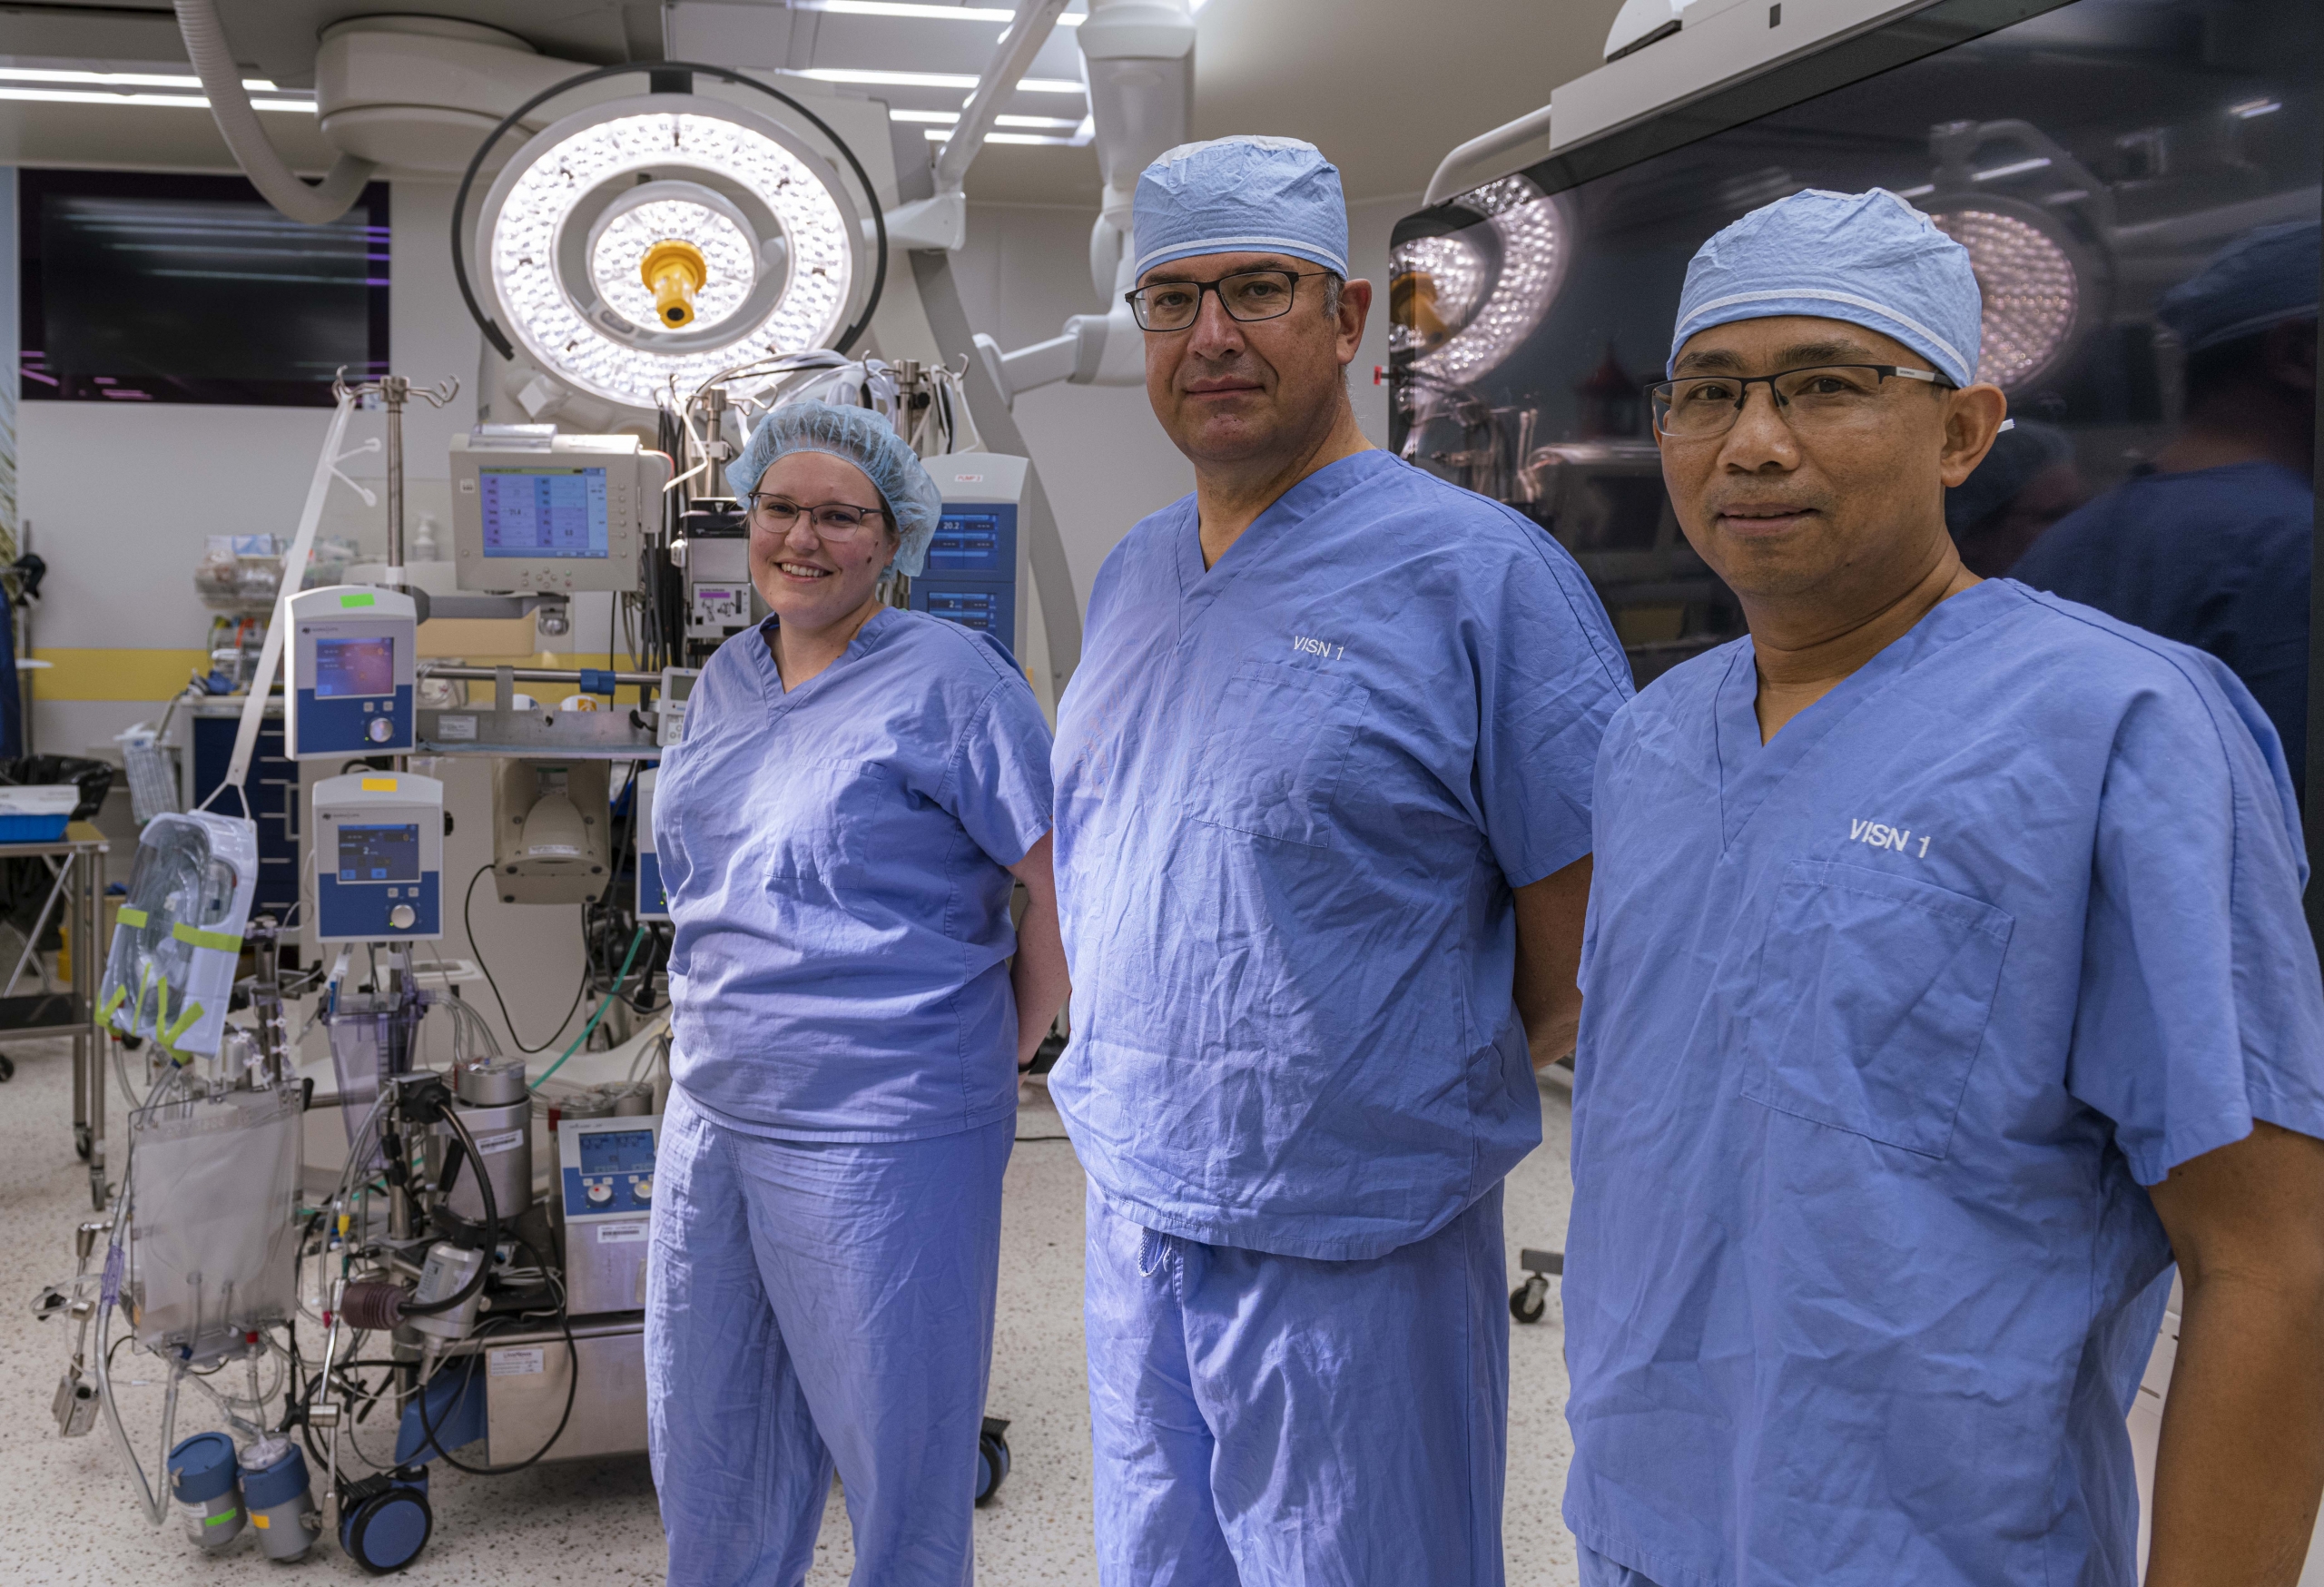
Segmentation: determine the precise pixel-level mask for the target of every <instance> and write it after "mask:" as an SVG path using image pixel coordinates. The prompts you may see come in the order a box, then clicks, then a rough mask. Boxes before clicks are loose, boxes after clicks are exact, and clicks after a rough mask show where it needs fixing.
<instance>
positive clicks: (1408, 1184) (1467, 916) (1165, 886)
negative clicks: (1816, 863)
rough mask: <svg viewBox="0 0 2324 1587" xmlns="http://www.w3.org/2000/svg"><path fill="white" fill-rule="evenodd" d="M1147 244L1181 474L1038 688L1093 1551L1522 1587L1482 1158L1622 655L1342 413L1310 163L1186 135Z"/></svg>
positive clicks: (1281, 1570) (1552, 1038)
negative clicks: (1512, 1556) (1050, 757)
mask: <svg viewBox="0 0 2324 1587" xmlns="http://www.w3.org/2000/svg"><path fill="white" fill-rule="evenodd" d="M1134 237H1135V247H1136V249H1137V256H1136V257H1137V271H1138V273H1137V282H1138V287H1137V291H1136V292H1135V293H1134V294H1133V295H1132V298H1131V303H1132V307H1133V308H1134V310H1135V311H1136V313H1137V320H1138V323H1139V325H1140V326H1141V327H1142V328H1143V329H1144V331H1145V340H1146V370H1147V395H1148V397H1149V398H1150V399H1151V400H1152V402H1153V405H1154V410H1155V414H1156V417H1157V418H1158V419H1160V420H1161V421H1162V425H1163V427H1164V429H1167V430H1168V431H1169V433H1170V437H1171V439H1172V440H1173V441H1175V442H1176V443H1177V446H1178V448H1179V449H1180V450H1181V451H1183V452H1185V453H1186V454H1187V458H1189V459H1190V460H1191V461H1192V462H1193V463H1194V466H1195V478H1196V488H1195V493H1194V494H1193V495H1192V496H1189V497H1187V498H1186V499H1184V500H1182V501H1179V502H1177V503H1176V504H1174V505H1172V506H1170V507H1168V508H1164V509H1163V510H1162V511H1160V512H1158V513H1157V514H1155V515H1154V516H1153V517H1148V518H1147V519H1146V520H1145V521H1144V522H1143V523H1141V524H1139V525H1138V526H1137V527H1135V528H1134V529H1132V530H1131V531H1130V533H1129V535H1128V537H1127V538H1126V539H1124V540H1123V542H1122V543H1121V545H1120V546H1118V547H1116V548H1115V550H1114V552H1113V554H1112V555H1111V556H1110V557H1108V558H1107V561H1106V565H1105V567H1104V568H1103V570H1102V571H1100V572H1099V574H1098V580H1097V585H1096V587H1095V589H1094V590H1093V591H1092V593H1091V596H1090V602H1089V619H1088V636H1087V638H1086V640H1085V643H1084V647H1083V650H1082V660H1081V665H1080V666H1079V668H1078V671H1077V672H1076V673H1075V674H1074V678H1073V684H1072V686H1071V687H1070V688H1069V689H1068V691H1067V692H1066V695H1065V698H1064V700H1063V702H1062V703H1061V705H1060V706H1059V715H1058V743H1057V751H1056V759H1055V768H1056V774H1057V828H1056V841H1057V861H1058V878H1059V901H1060V902H1059V918H1060V922H1061V924H1062V926H1063V931H1064V936H1065V943H1066V955H1067V959H1068V964H1069V966H1070V968H1071V971H1072V976H1073V1040H1072V1044H1071V1046H1070V1047H1069V1049H1068V1051H1067V1053H1066V1055H1065V1057H1064V1059H1063V1060H1062V1061H1061V1062H1060V1063H1059V1066H1058V1069H1057V1071H1056V1074H1055V1076H1054V1078H1053V1079H1052V1082H1051V1089H1052V1091H1053V1093H1054V1094H1055V1096H1056V1098H1057V1101H1058V1106H1059V1109H1060V1111H1061V1112H1062V1113H1063V1114H1064V1116H1065V1119H1066V1123H1067V1126H1068V1129H1070V1131H1071V1133H1072V1137H1073V1140H1074V1144H1075V1147H1076V1149H1077V1150H1078V1152H1079V1154H1080V1157H1081V1161H1082V1163H1083V1165H1084V1166H1085V1167H1086V1168H1088V1174H1089V1198H1088V1259H1087V1268H1086V1272H1087V1280H1086V1283H1087V1291H1086V1316H1087V1322H1088V1351H1089V1402H1090V1415H1091V1423H1092V1434H1093V1437H1094V1442H1095V1444H1096V1452H1097V1463H1096V1495H1095V1496H1096V1501H1097V1504H1096V1509H1097V1529H1098V1561H1099V1567H1100V1573H1101V1578H1102V1580H1103V1581H1104V1582H1106V1583H1108V1587H1133V1584H1136V1587H1145V1584H1147V1583H1163V1582H1177V1583H1184V1584H1186V1587H1196V1584H1199V1587H1222V1584H1231V1583H1237V1582H1239V1583H1242V1584H1244V1587H1259V1584H1260V1583H1278V1582H1279V1583H1285V1587H1290V1584H1293V1583H1320V1582H1346V1583H1367V1584H1370V1583H1377V1584H1380V1587H1389V1584H1392V1583H1393V1587H1438V1584H1442V1587H1497V1584H1498V1583H1499V1582H1501V1581H1502V1543H1501V1502H1502V1473H1503V1467H1504V1450H1505V1445H1506V1424H1507V1413H1508V1390H1509V1376H1508V1370H1509V1369H1508V1328H1509V1317H1508V1312H1507V1309H1506V1306H1505V1302H1504V1299H1503V1296H1504V1292H1505V1285H1506V1279H1505V1274H1506V1272H1507V1257H1506V1255H1505V1252H1504V1250H1503V1247H1502V1230H1501V1181H1502V1177H1503V1176H1505V1175H1506V1174H1507V1173H1508V1172H1509V1170H1510V1168H1512V1166H1513V1165H1514V1164H1515V1163H1516V1162H1517V1161H1518V1160H1519V1159H1520V1158H1522V1157H1523V1156H1524V1155H1525V1154H1526V1153H1527V1152H1529V1151H1531V1149H1532V1148H1533V1147H1534V1146H1535V1145H1536V1144H1538V1143H1539V1141H1540V1139H1541V1099H1540V1095H1539V1093H1538V1091H1537V1090H1536V1089H1535V1083H1534V1078H1533V1071H1534V1067H1535V1065H1536V1064H1540V1063H1547V1062H1550V1061H1552V1060H1556V1059H1558V1058H1560V1057H1562V1056H1563V1055H1564V1054H1565V1053H1566V1051H1567V1050H1569V1049H1570V1047H1571V1037H1572V1030H1573V1022H1574V1020H1575V1019H1576V1017H1577V1014H1578V999H1577V996H1576V993H1575V991H1574V985H1573V967H1574V962H1575V960H1576V958H1577V956H1578V955H1579V953H1580V951H1581V913H1582V902H1583V899H1584V897H1585V895H1586V893H1587V891H1588V886H1589V881H1588V878H1589V856H1590V768H1591V767H1592V765H1593V764H1595V761H1596V759H1597V754H1598V744H1599V739H1600V734H1601V733H1602V731H1603V729H1604V725H1605V723H1606V721H1607V719H1608V717H1609V716H1610V715H1611V714H1612V713H1613V711H1614V710H1615V708H1616V707H1617V706H1619V705H1620V704H1621V702H1622V700H1623V699H1624V698H1625V697H1626V696H1627V695H1628V694H1629V692H1630V688H1629V679H1628V670H1627V668H1626V666H1625V665H1624V662H1623V657H1622V653H1621V649H1620V646H1619V644H1618V643H1617V642H1616V640H1615V638H1614V636H1613V633H1612V631H1611V628H1610V626H1609V624H1608V623H1607V621H1606V616H1605V613H1604V612H1603V610H1602V609H1601V608H1600V606H1599V605H1598V602H1597V600H1596V598H1595V596H1593V595H1592V594H1591V592H1590V586H1589V585H1588V583H1587V582H1586V581H1585V580H1584V579H1583V577H1582V576H1581V570H1580V569H1579V568H1578V567H1576V566H1575V564H1574V563H1573V561H1572V559H1571V557H1568V556H1567V555H1566V554H1565V553H1564V552H1563V551H1562V550H1561V549H1560V548H1559V547H1557V546H1556V545H1555V544H1554V543H1553V542H1552V541H1551V539H1550V537H1548V536H1547V535H1545V534H1543V533H1542V532H1541V529H1540V528H1539V527H1537V526H1535V525H1533V524H1531V523H1530V522H1528V521H1527V520H1526V519H1524V518H1523V517H1520V516H1519V515H1518V514H1516V513H1515V512H1513V511H1512V510H1511V509H1509V508H1505V507H1502V506H1499V505H1498V504H1495V503H1493V502H1490V501H1487V500H1485V499H1484V498H1482V497H1478V496H1473V495H1471V494H1469V493H1468V492H1466V491H1462V490H1459V489H1456V488H1453V487H1452V486H1450V485H1447V484H1445V483H1443V481H1441V480H1438V479H1435V478H1431V477H1430V476H1428V475H1426V474H1423V473H1422V472H1420V471H1419V470H1417V469H1414V468H1410V467H1408V466H1406V465H1405V464H1403V463H1401V462H1399V461H1397V460H1396V459H1395V458H1392V457H1390V456H1388V455H1387V454H1386V453H1384V452H1382V451H1379V450H1376V449H1374V448H1372V446H1371V445H1370V444H1369V443H1368V442H1367V441H1366V440H1365V439H1364V435H1363V433H1362V431H1360V430H1359V429H1357V428H1356V424H1355V419H1354V413H1353V411H1352V410H1351V409H1350V407H1349V403H1348V398H1347V391H1346V386H1345V378H1344V370H1345V367H1346V365H1347V363H1348V360H1350V359H1352V358H1353V357H1354V355H1355V350H1356V346H1357V343H1358V341H1359V340H1360V339H1361V338H1362V335H1363V330H1364V315H1365V311H1367V310H1368V309H1369V308H1370V306H1371V300H1372V289H1371V287H1370V285H1369V284H1368V283H1367V282H1364V281H1349V280H1347V279H1346V278H1347V273H1348V261H1347V212H1346V209H1345V206H1344V203H1343V202H1342V199H1341V194H1340V183H1339V173H1337V172H1336V171H1334V169H1333V168H1332V166H1331V165H1330V164H1328V163H1326V162H1325V161H1324V158H1323V156H1322V155H1321V154H1319V153H1316V151H1315V149H1314V148H1313V147H1311V146H1310V145H1308V144H1305V143H1297V142H1295V141H1292V140H1289V139H1278V138H1231V139H1226V140H1224V141H1221V142H1217V143H1199V144H1192V145H1188V146H1187V147H1184V148H1180V149H1177V150H1174V151H1172V152H1171V153H1167V154H1166V155H1164V156H1163V157H1162V158H1161V159H1160V160H1159V161H1157V162H1156V163H1155V164H1154V165H1152V166H1151V167H1149V168H1148V169H1147V172H1146V173H1145V174H1144V175H1143V176H1142V177H1141V178H1140V179H1139V182H1138V185H1137V197H1136V209H1135V222H1134Z"/></svg>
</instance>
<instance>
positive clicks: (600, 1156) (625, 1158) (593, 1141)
mask: <svg viewBox="0 0 2324 1587" xmlns="http://www.w3.org/2000/svg"><path fill="white" fill-rule="evenodd" d="M581 1171H582V1172H583V1173H585V1174H650V1173H652V1172H653V1171H654V1132H653V1131H652V1130H650V1129H607V1130H592V1131H590V1132H589V1133H588V1134H586V1135H584V1136H583V1137H582V1138H581Z"/></svg>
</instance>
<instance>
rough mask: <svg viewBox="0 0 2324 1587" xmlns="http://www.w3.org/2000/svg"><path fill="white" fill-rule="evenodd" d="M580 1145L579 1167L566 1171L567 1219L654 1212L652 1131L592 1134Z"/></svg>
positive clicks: (583, 1136)
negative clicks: (618, 1213) (620, 1213)
mask: <svg viewBox="0 0 2324 1587" xmlns="http://www.w3.org/2000/svg"><path fill="white" fill-rule="evenodd" d="M579 1141H580V1154H579V1155H580V1158H581V1162H580V1165H579V1166H578V1167H577V1168H576V1167H575V1166H574V1165H572V1164H570V1163H568V1164H566V1167H565V1216H566V1217H602V1216H604V1215H605V1214H607V1213H615V1212H626V1213H632V1214H635V1213H641V1212H649V1211H651V1210H652V1209H653V1204H654V1131H653V1130H652V1129H596V1130H590V1131H588V1132H587V1133H586V1134H583V1135H581V1136H580V1138H579Z"/></svg>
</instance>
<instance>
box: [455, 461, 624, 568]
mask: <svg viewBox="0 0 2324 1587" xmlns="http://www.w3.org/2000/svg"><path fill="white" fill-rule="evenodd" d="M477 494H478V498H479V500H480V503H481V506H482V510H483V514H484V554H485V555H486V556H487V557H604V556H606V471H605V470H604V469H603V468H479V469H478V470H477Z"/></svg>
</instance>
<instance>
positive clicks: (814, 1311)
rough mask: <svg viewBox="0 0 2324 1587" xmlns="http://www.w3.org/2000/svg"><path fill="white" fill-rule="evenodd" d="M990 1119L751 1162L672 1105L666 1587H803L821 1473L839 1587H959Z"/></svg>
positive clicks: (664, 1344)
mask: <svg viewBox="0 0 2324 1587" xmlns="http://www.w3.org/2000/svg"><path fill="white" fill-rule="evenodd" d="M1015 1137H1016V1121H1015V1120H1014V1119H1000V1120H999V1121H997V1122H995V1123H992V1124H989V1125H984V1126H981V1127H980V1128H978V1129H967V1130H962V1131H960V1133H958V1134H955V1135H944V1136H938V1137H935V1138H932V1139H927V1140H911V1141H900V1142H895V1143H892V1144H879V1145H856V1144H842V1143H835V1142H822V1141H798V1140H769V1139H766V1138H763V1137H760V1136H754V1135H746V1134H743V1133H742V1132H741V1131H739V1130H734V1129H727V1128H725V1127H724V1126H723V1125H719V1124H714V1123H713V1122H712V1121H711V1120H710V1119H705V1118H704V1117H703V1115H702V1114H701V1113H700V1112H699V1111H698V1110H697V1109H694V1107H692V1106H691V1105H690V1104H688V1102H687V1101H686V1099H685V1096H684V1092H682V1091H675V1090H674V1091H672V1092H671V1094H670V1102H669V1109H668V1111H667V1113H666V1114H665V1117H664V1119H663V1121H662V1140H661V1146H660V1148H659V1150H658V1151H657V1153H656V1154H655V1175H654V1217H653V1241H654V1244H653V1256H652V1261H651V1263H650V1264H649V1267H648V1274H647V1279H646V1296H645V1395H646V1421H647V1429H648V1436H649V1439H650V1443H651V1447H652V1450H653V1454H654V1485H655V1488H656V1489H657V1490H658V1491H659V1493H660V1494H661V1498H662V1525H663V1528H664V1530H665V1532H666V1533H668V1534H669V1549H670V1556H669V1557H670V1570H669V1580H670V1583H671V1587H729V1584H730V1583H731V1584H733V1587H743V1584H744V1583H748V1584H749V1587H797V1583H798V1582H800V1581H801V1580H802V1579H803V1577H804V1576H805V1575H806V1573H807V1567H808V1566H809V1565H810V1564H811V1563H812V1562H813V1560H814V1554H815V1533H816V1532H817V1531H818V1530H819V1529H820V1527H821V1526H822V1516H823V1505H824V1502H825V1500H826V1499H827V1498H828V1496H829V1495H830V1493H831V1485H832V1470H833V1468H834V1466H836V1468H837V1470H838V1472H839V1475H840V1480H841V1482H842V1484H843V1485H844V1487H845V1490H846V1495H847V1514H848V1520H849V1521H850V1523H852V1526H853V1529H854V1533H855V1574H854V1577H853V1578H852V1579H853V1581H854V1582H855V1583H856V1587H869V1584H877V1587H966V1584H967V1583H968V1582H970V1580H971V1579H972V1576H973V1572H974V1549H973V1546H972V1539H971V1529H970V1521H971V1517H972V1514H973V1507H974V1504H975V1500H976V1482H977V1434H978V1431H979V1429H980V1426H981V1425H982V1421H983V1416H984V1395H985V1379H986V1375H987V1372H988V1370H989V1368H990V1363H991V1357H992V1311H993V1292H994V1288H995V1286H996V1285H997V1284H998V1282H999V1279H1000V1176H1001V1170H1002V1169H1003V1168H1005V1167H1007V1165H1008V1162H1009V1150H1010V1148H1011V1145H1012V1143H1013V1141H1014V1139H1015Z"/></svg>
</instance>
